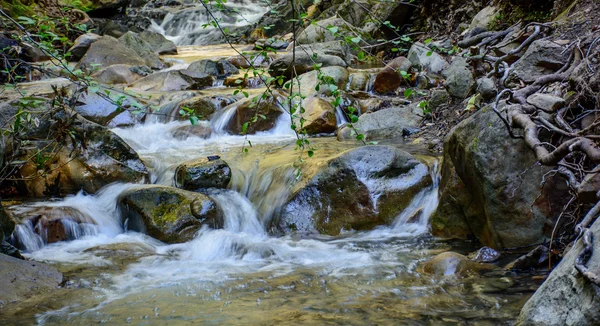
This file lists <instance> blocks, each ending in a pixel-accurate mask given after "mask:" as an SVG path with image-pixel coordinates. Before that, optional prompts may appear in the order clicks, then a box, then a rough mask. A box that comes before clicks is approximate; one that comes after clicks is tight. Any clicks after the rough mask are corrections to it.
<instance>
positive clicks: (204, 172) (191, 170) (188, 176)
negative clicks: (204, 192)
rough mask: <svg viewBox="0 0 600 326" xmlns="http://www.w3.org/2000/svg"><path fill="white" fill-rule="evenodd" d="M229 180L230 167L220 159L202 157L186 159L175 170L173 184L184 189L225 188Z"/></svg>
mask: <svg viewBox="0 0 600 326" xmlns="http://www.w3.org/2000/svg"><path fill="white" fill-rule="evenodd" d="M230 180H231V168H229V165H228V164H227V163H226V162H225V161H223V160H222V159H215V160H210V159H208V158H202V159H197V160H193V161H188V162H185V163H183V164H181V165H179V166H178V167H177V169H176V170H175V184H176V186H177V187H178V188H181V189H185V190H192V191H196V190H199V189H204V188H221V189H226V188H227V185H229V181H230Z"/></svg>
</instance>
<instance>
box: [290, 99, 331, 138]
mask: <svg viewBox="0 0 600 326" xmlns="http://www.w3.org/2000/svg"><path fill="white" fill-rule="evenodd" d="M302 105H303V106H304V109H305V110H306V112H305V113H304V114H303V115H302V116H303V117H304V118H305V119H306V122H304V130H305V131H306V133H307V134H308V135H316V134H329V133H333V132H334V131H335V130H336V129H337V120H336V118H335V108H334V107H333V105H331V103H330V102H329V101H327V100H325V99H322V98H319V97H309V98H306V99H305V100H304V101H303V104H302ZM296 124H297V126H298V128H299V127H300V124H299V122H296Z"/></svg>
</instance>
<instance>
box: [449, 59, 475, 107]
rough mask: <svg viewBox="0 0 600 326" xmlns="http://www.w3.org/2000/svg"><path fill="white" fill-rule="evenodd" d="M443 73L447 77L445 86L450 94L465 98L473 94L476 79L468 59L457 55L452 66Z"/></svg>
mask: <svg viewBox="0 0 600 326" xmlns="http://www.w3.org/2000/svg"><path fill="white" fill-rule="evenodd" d="M443 75H444V77H445V78H446V82H445V83H444V86H445V87H446V90H448V93H449V94H450V95H452V96H453V97H456V98H459V99H464V98H466V97H467V96H469V95H470V94H471V91H472V90H473V86H474V85H475V79H474V78H473V73H472V72H471V69H470V66H469V64H468V63H467V59H465V58H463V57H455V58H454V60H452V63H451V64H450V66H449V67H448V68H447V69H445V70H444V72H443Z"/></svg>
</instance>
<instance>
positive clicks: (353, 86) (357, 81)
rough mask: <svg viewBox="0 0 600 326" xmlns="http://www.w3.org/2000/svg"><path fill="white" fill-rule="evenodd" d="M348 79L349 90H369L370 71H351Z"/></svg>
mask: <svg viewBox="0 0 600 326" xmlns="http://www.w3.org/2000/svg"><path fill="white" fill-rule="evenodd" d="M348 79H349V82H348V83H349V90H351V91H360V92H368V91H369V81H370V80H371V75H370V74H369V73H367V72H364V71H359V72H355V73H351V74H349V76H348Z"/></svg>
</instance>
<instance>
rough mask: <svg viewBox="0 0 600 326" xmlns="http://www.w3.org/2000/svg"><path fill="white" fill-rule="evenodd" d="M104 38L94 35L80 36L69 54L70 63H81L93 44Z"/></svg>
mask: <svg viewBox="0 0 600 326" xmlns="http://www.w3.org/2000/svg"><path fill="white" fill-rule="evenodd" d="M101 38H102V36H100V35H98V34H94V33H86V34H83V35H80V36H79V37H77V38H76V39H75V41H74V42H73V46H72V47H71V48H69V50H68V51H67V52H70V53H71V56H69V57H68V59H69V61H79V60H81V58H83V56H84V55H85V54H86V52H87V51H88V49H89V48H90V45H92V43H94V42H96V41H98V40H99V39H101Z"/></svg>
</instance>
